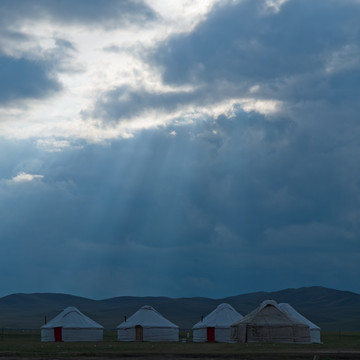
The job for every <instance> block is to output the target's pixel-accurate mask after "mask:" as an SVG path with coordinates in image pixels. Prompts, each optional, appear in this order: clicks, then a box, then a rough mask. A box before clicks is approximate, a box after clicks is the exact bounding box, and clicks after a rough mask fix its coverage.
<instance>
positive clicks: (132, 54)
mask: <svg viewBox="0 0 360 360" xmlns="http://www.w3.org/2000/svg"><path fill="white" fill-rule="evenodd" d="M359 18H360V1H359V0H328V1H323V0H311V1H303V0H237V1H236V0H173V1H163V0H77V1H71V0H2V1H0V242H1V252H0V263H1V272H0V284H1V288H0V296H6V295H9V294H12V293H33V292H59V293H68V294H74V295H79V296H85V297H90V298H93V299H104V298H109V297H115V296H124V295H130V296H160V295H161V296H169V297H193V296H204V297H211V298H223V297H226V296H233V295H238V294H245V293H249V292H255V291H276V290H281V289H285V288H298V287H303V286H315V285H316V286H318V285H319V286H326V287H330V288H335V289H341V290H349V291H354V292H358V293H360V284H359V281H358V276H357V275H358V274H359V272H360V242H359V239H360V206H359V205H360V165H359V158H360V117H359V114H360V101H359V96H360V22H359Z"/></svg>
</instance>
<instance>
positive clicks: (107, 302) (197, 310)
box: [0, 287, 360, 331]
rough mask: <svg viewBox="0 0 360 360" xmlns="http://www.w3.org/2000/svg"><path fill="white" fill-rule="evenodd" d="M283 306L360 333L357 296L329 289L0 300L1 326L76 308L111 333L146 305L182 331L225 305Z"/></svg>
mask: <svg viewBox="0 0 360 360" xmlns="http://www.w3.org/2000/svg"><path fill="white" fill-rule="evenodd" d="M266 299H273V300H276V301H277V302H279V303H280V302H287V303H289V304H291V305H292V306H293V307H294V308H295V309H296V310H298V311H299V312H300V313H302V314H303V315H304V316H306V317H307V318H308V319H310V320H311V321H313V322H314V323H316V324H317V325H319V326H320V327H321V328H322V330H327V331H339V330H341V331H355V330H359V331H360V295H359V294H356V293H353V292H349V291H339V290H334V289H328V288H324V287H305V288H299V289H285V290H281V291H275V292H256V293H250V294H244V295H237V296H231V297H227V298H223V299H209V298H201V297H194V298H178V299H173V298H168V297H132V296H121V297H115V298H110V299H104V300H91V299H87V298H84V297H79V296H74V295H66V294H53V293H42V294H13V295H9V296H5V297H3V298H0V328H23V329H24V328H28V329H39V328H40V327H41V325H42V324H43V323H44V319H45V316H46V317H47V319H48V320H50V319H52V318H53V317H54V316H56V315H57V314H58V313H59V312H60V311H62V310H63V309H64V308H66V307H67V306H76V307H77V308H79V310H81V311H82V312H83V313H84V314H86V315H88V316H89V317H91V318H92V319H94V320H95V321H97V322H98V323H100V324H102V325H103V326H104V327H105V328H108V329H114V328H116V326H117V325H119V324H120V323H121V322H122V321H123V319H124V316H125V315H126V316H127V317H129V316H131V315H132V314H133V313H134V312H135V311H137V310H138V309H139V308H140V307H141V306H143V305H151V306H153V307H154V308H155V309H156V310H158V311H159V312H160V313H161V314H162V315H164V316H165V317H166V318H168V319H169V320H170V321H172V322H174V323H175V324H177V325H179V326H180V327H181V328H183V329H191V327H192V326H193V325H194V324H195V323H196V322H198V321H199V319H200V317H201V316H202V315H204V316H205V315H207V314H208V313H210V312H211V311H212V310H214V308H215V307H216V306H217V305H219V304H221V303H223V302H227V303H229V304H230V305H232V306H233V307H234V308H235V309H236V310H237V311H238V312H240V313H241V314H242V315H246V314H247V313H249V312H250V311H252V310H253V309H254V308H255V307H257V306H258V305H259V304H260V303H261V302H262V301H263V300H266Z"/></svg>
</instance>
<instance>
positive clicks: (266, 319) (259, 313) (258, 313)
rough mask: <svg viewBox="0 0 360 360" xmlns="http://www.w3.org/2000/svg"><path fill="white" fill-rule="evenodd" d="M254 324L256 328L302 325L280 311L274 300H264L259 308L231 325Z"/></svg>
mask: <svg viewBox="0 0 360 360" xmlns="http://www.w3.org/2000/svg"><path fill="white" fill-rule="evenodd" d="M238 324H254V325H258V326H282V325H294V324H302V325H304V324H303V323H302V322H301V321H299V320H298V319H296V318H295V317H292V316H290V315H288V314H286V313H285V312H283V311H282V310H281V308H280V307H279V305H278V304H277V303H276V301H274V300H265V301H263V302H262V303H261V304H260V306H259V307H257V308H256V309H255V310H253V311H252V312H251V313H249V314H247V315H246V316H244V317H243V318H242V319H241V320H239V321H237V322H236V323H234V324H233V326H236V325H238Z"/></svg>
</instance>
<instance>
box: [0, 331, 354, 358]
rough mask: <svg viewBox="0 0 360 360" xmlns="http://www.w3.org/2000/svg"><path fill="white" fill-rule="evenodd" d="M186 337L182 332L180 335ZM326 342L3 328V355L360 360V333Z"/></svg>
mask: <svg viewBox="0 0 360 360" xmlns="http://www.w3.org/2000/svg"><path fill="white" fill-rule="evenodd" d="M185 336H186V333H185V334H181V336H180V338H183V337H185ZM322 341H323V344H310V345H300V344H239V343H237V344H222V343H193V342H192V341H191V339H189V340H188V341H187V342H186V343H182V342H179V343H149V342H143V343H137V342H134V343H127V342H118V341H116V332H115V331H105V333H104V341H102V342H89V343H87V342H77V343H54V342H51V343H42V342H41V341H40V331H2V332H1V333H0V357H2V358H3V359H5V358H23V359H25V358H32V359H55V358H56V359H61V358H66V359H76V358H92V359H94V358H96V359H115V358H122V359H126V358H131V359H134V360H135V359H136V358H143V357H147V358H152V359H159V358H166V359H169V358H170V359H199V358H202V359H222V358H223V359H238V360H243V359H244V360H245V359H247V360H251V359H258V360H265V359H266V360H272V359H281V360H285V359H292V360H296V359H299V360H300V359H303V360H304V359H309V360H312V359H314V356H315V355H318V356H319V360H326V359H337V360H345V359H360V333H349V332H347V333H339V332H337V333H323V334H322Z"/></svg>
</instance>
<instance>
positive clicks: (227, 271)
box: [0, 111, 360, 297]
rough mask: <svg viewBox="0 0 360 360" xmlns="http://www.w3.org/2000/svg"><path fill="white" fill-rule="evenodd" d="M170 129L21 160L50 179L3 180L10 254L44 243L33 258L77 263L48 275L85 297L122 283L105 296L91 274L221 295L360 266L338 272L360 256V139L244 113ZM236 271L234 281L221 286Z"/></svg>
mask: <svg viewBox="0 0 360 360" xmlns="http://www.w3.org/2000/svg"><path fill="white" fill-rule="evenodd" d="M173 129H174V130H176V133H177V134H176V136H170V135H169V132H170V130H171V129H160V130H152V131H144V132H142V133H139V134H137V136H136V137H134V138H132V139H127V140H122V141H118V142H113V143H112V144H109V145H108V146H103V145H92V146H87V147H85V148H83V149H80V150H78V151H65V152H63V153H57V154H56V153H51V155H50V154H48V155H47V156H46V157H49V158H50V156H51V161H47V160H46V157H44V154H42V153H41V152H40V151H39V150H35V149H32V150H30V151H29V150H28V151H27V152H26V154H27V157H28V158H29V159H34V158H35V159H36V158H38V160H39V161H34V160H33V161H31V162H30V161H28V160H26V158H23V164H29V165H28V167H27V168H26V169H25V171H26V172H28V173H33V174H41V175H43V176H44V177H43V178H42V179H38V180H36V181H34V182H31V183H26V182H23V183H13V182H9V181H4V180H3V182H2V184H1V188H2V190H3V193H2V199H3V201H2V206H1V210H2V212H1V213H2V216H4V217H3V219H6V223H7V224H8V226H7V227H6V228H3V229H2V230H0V231H1V234H0V235H1V237H2V238H3V239H8V240H9V241H7V242H6V243H7V244H8V247H9V248H10V249H9V251H10V252H11V253H12V252H14V253H15V251H17V252H18V251H19V250H17V249H23V250H21V251H27V250H26V249H29V247H30V246H34V241H35V242H36V243H37V242H38V243H39V244H43V243H44V244H45V246H42V247H41V249H40V250H38V251H37V253H36V254H33V255H32V258H31V260H32V261H33V262H35V263H36V262H41V258H45V259H46V258H48V255H47V254H49V253H54V251H55V252H57V253H59V254H63V255H64V256H66V257H67V259H69V260H68V262H67V264H68V265H67V266H66V268H64V267H63V266H60V264H59V266H58V267H59V270H56V271H53V272H52V273H51V278H52V279H54V278H57V279H58V281H56V283H57V286H63V287H64V288H69V287H70V288H72V289H74V291H75V292H76V282H79V283H81V284H82V285H81V289H82V291H84V292H85V293H89V292H90V293H91V292H92V291H94V292H95V291H96V293H97V294H104V296H106V295H105V294H113V291H114V287H113V285H112V284H111V285H106V286H99V285H96V286H95V287H96V290H95V289H94V282H93V280H91V281H90V280H89V281H84V280H81V279H87V278H89V279H94V278H95V279H99V281H101V279H102V278H103V277H106V276H108V275H109V274H111V273H113V274H117V275H116V276H117V278H116V279H117V281H116V282H117V283H118V284H119V287H118V288H117V289H118V290H116V291H119V293H121V294H124V293H126V294H129V293H131V294H142V295H145V294H147V295H148V294H154V295H155V294H159V293H164V292H166V294H170V295H173V296H187V295H188V296H194V295H204V294H207V296H215V297H216V296H220V295H218V294H220V293H221V294H229V295H231V294H236V293H239V292H243V291H244V288H246V289H249V290H258V289H263V290H264V289H265V290H272V289H273V288H274V287H276V288H281V287H287V286H301V285H303V284H314V283H321V284H325V285H331V286H338V287H342V286H343V283H342V282H341V281H340V279H338V280H336V281H335V280H334V282H333V283H331V281H330V280H329V279H327V278H326V277H325V276H324V274H325V273H329V272H330V273H332V272H334V271H335V270H334V269H336V271H342V272H343V274H344V276H347V277H348V275H349V274H351V273H353V272H354V271H357V266H358V265H357V262H353V265H352V266H350V265H349V266H347V268H346V269H344V268H342V269H340V267H339V258H341V259H343V258H345V257H346V256H349V249H350V250H351V254H352V255H351V257H352V258H356V256H357V255H356V254H357V253H358V251H357V249H358V246H357V244H356V241H355V239H356V238H358V236H359V235H360V234H359V231H360V228H359V226H358V221H357V217H358V216H359V214H358V211H357V207H358V200H357V199H358V194H359V193H360V186H359V184H358V182H357V181H356V179H358V178H359V176H360V173H359V169H358V167H357V166H356V164H355V162H354V161H353V160H351V158H348V155H349V154H351V153H353V155H354V156H355V158H357V156H356V154H357V153H359V146H358V144H357V143H353V144H352V145H351V146H350V148H348V147H347V145H346V146H344V147H342V148H340V149H338V148H335V149H333V150H332V151H330V150H329V149H328V150H326V151H324V148H323V147H322V146H320V147H318V146H317V143H316V141H315V142H313V143H312V141H311V140H309V139H308V138H307V136H305V135H304V134H303V133H302V131H301V128H300V127H299V126H298V125H296V124H295V123H294V122H293V121H290V120H288V119H283V120H278V121H276V122H269V121H268V120H267V119H266V118H265V117H264V116H262V115H259V114H255V113H244V112H243V111H238V113H237V115H236V117H234V118H232V119H228V118H226V117H220V118H218V119H217V121H215V122H211V121H208V122H202V123H198V124H197V125H195V126H181V127H176V128H173ZM321 135H322V134H321V129H315V130H314V133H313V136H314V137H315V138H316V137H321ZM308 140H309V141H308ZM29 146H30V147H31V145H29ZM24 151H25V149H24ZM16 156H20V157H21V153H19V150H18V154H17V155H16V154H15V155H13V156H12V158H11V159H9V163H8V166H7V172H6V173H7V176H6V177H7V179H11V178H12V177H13V176H14V175H16V174H17V172H18V171H20V170H21V168H20V167H17V168H14V167H12V166H13V165H12V166H11V164H17V163H18V161H16ZM343 158H344V159H343ZM40 160H41V161H40ZM341 160H342V161H341ZM344 160H345V161H344ZM340 161H341V164H339V165H338V163H340ZM350 176H351V177H352V179H353V181H350V182H348V181H346V179H347V178H349V177H350ZM29 188H30V190H31V191H29ZM19 218H21V219H22V227H21V228H19V227H17V226H16V224H17V222H18V219H19ZM64 224H66V226H64ZM27 239H35V240H32V241H31V242H30V243H28V242H27V241H28V240H27ZM23 242H24V243H25V244H23V245H22V243H23ZM38 248H40V247H38ZM325 254H326V256H325ZM285 255H286V256H285ZM59 259H61V257H59ZM52 261H54V260H52ZM59 261H61V260H59ZM305 261H306V262H307V263H308V264H310V265H311V269H309V267H306V268H304V266H303V264H304V262H305ZM88 264H91V269H89V268H88ZM310 265H309V266H310ZM314 268H316V269H317V271H318V273H316V274H314V272H313V270H312V269H314ZM34 271H35V270H34ZM39 272H40V271H39ZM71 272H74V273H76V274H79V275H77V276H75V278H73V277H72V276H68V275H69V274H70V273H71ZM92 272H93V274H94V275H93V276H90V277H89V275H86V274H89V273H92ZM66 274H68V275H66ZM122 274H130V275H126V276H125V275H122ZM15 275H16V274H15ZM15 275H14V276H15ZM35 275H36V278H39V279H41V281H42V282H44V281H47V280H46V275H44V274H37V273H36V274H35V273H34V277H35ZM37 275H39V276H37ZM16 276H18V275H16ZM234 276H236V278H237V279H239V284H240V285H239V286H238V287H236V286H235V288H234V284H233V282H232V281H229V282H227V281H224V279H232V278H233V277H234ZM7 277H8V278H9V276H8V275H7ZM274 277H276V278H277V279H278V280H277V282H276V283H274V280H273V279H274ZM66 279H68V280H66ZM174 279H176V281H174ZM39 281H40V280H39ZM327 281H328V282H327ZM120 284H121V285H120ZM347 284H348V285H347V287H348V288H355V286H356V284H355V283H354V282H352V281H351V280H349V281H348V283H347ZM125 288H126V291H125V290H124V289H125ZM139 289H141V290H139ZM57 290H59V289H57ZM124 291H125V292H124ZM117 294H118V293H117ZM97 296H99V295H97ZM100 296H101V295H100Z"/></svg>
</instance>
